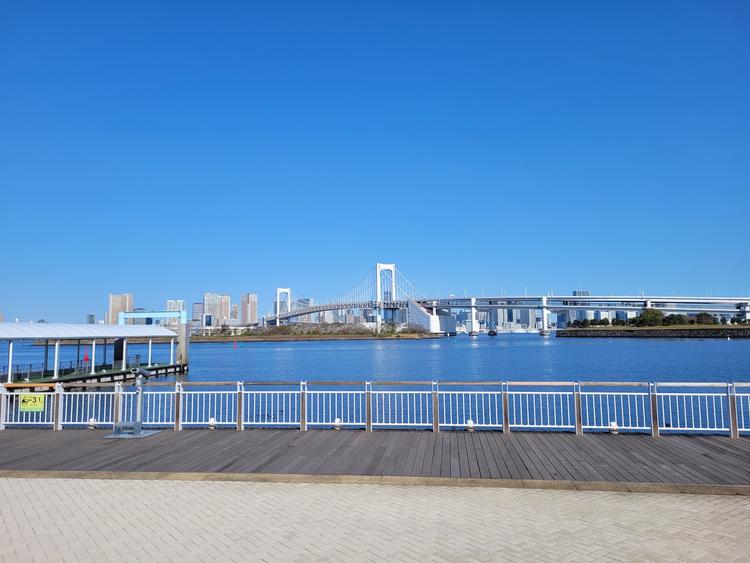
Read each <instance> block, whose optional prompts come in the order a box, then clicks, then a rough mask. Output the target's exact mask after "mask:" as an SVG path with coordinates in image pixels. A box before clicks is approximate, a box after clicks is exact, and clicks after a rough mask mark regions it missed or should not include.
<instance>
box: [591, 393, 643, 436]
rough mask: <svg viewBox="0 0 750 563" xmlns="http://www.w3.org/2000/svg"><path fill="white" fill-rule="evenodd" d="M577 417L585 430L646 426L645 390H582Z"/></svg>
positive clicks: (633, 428)
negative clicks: (614, 391) (640, 391)
mask: <svg viewBox="0 0 750 563" xmlns="http://www.w3.org/2000/svg"><path fill="white" fill-rule="evenodd" d="M581 418H582V421H581V422H582V425H583V428H584V429H587V430H611V429H613V427H614V428H617V429H618V430H649V429H650V428H651V405H650V403H649V395H648V393H619V392H618V393H612V392H606V393H605V392H582V393H581Z"/></svg>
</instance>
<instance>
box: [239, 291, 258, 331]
mask: <svg viewBox="0 0 750 563" xmlns="http://www.w3.org/2000/svg"><path fill="white" fill-rule="evenodd" d="M240 321H241V322H242V324H243V325H249V324H253V323H257V322H258V294H257V293H245V294H244V295H243V296H242V306H241V307H240Z"/></svg>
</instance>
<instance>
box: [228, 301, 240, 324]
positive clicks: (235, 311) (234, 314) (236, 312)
mask: <svg viewBox="0 0 750 563" xmlns="http://www.w3.org/2000/svg"><path fill="white" fill-rule="evenodd" d="M229 318H230V319H232V320H233V321H236V320H239V318H240V306H239V305H237V304H236V303H235V304H234V305H232V310H231V313H230V314H229Z"/></svg>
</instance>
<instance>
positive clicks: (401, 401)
mask: <svg viewBox="0 0 750 563" xmlns="http://www.w3.org/2000/svg"><path fill="white" fill-rule="evenodd" d="M371 400H372V425H373V426H411V427H423V426H432V421H433V417H432V393H431V392H430V391H373V392H372V393H371Z"/></svg>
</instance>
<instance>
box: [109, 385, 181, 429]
mask: <svg viewBox="0 0 750 563" xmlns="http://www.w3.org/2000/svg"><path fill="white" fill-rule="evenodd" d="M174 398H175V392H174V391H147V392H144V393H143V405H142V409H143V410H142V412H141V421H142V423H143V426H154V427H169V426H174V423H175V419H174V414H175V406H174V405H175V400H174ZM121 405H122V407H121V409H122V410H121V413H122V415H121V418H120V420H123V421H135V420H138V412H137V409H138V392H137V391H136V392H125V393H122V398H121Z"/></svg>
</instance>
